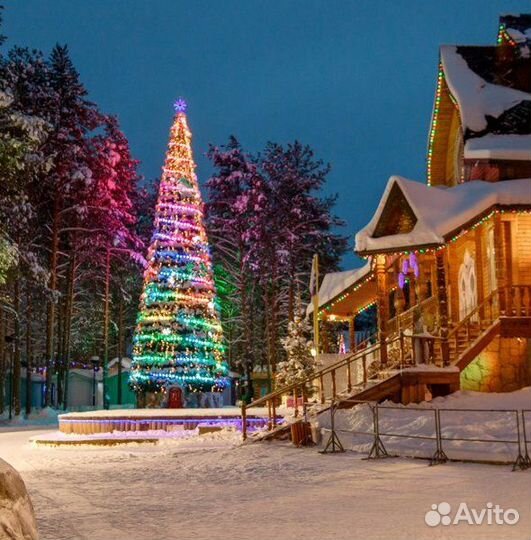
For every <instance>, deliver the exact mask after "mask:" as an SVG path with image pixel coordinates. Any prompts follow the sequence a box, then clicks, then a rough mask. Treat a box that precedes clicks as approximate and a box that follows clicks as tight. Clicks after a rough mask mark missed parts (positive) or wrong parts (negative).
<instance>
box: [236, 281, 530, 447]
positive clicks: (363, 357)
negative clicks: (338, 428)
mask: <svg viewBox="0 0 531 540" xmlns="http://www.w3.org/2000/svg"><path fill="white" fill-rule="evenodd" d="M441 334H442V335H439V336H433V338H430V339H433V341H434V345H433V355H432V357H431V359H430V360H431V363H432V364H434V365H435V366H436V367H440V368H441V369H440V370H434V369H433V366H425V368H423V367H422V366H416V365H415V362H414V358H413V356H414V355H413V340H414V339H415V337H414V336H411V335H408V336H406V335H405V334H404V332H402V331H399V332H398V333H397V334H395V335H394V336H392V337H391V338H388V339H387V340H386V342H385V346H386V347H387V357H388V361H387V363H386V364H385V365H382V364H381V362H380V352H381V347H382V345H381V343H379V342H374V343H371V339H369V340H368V341H367V342H366V343H364V344H363V348H362V349H361V350H358V351H356V352H354V353H353V354H351V355H349V356H347V357H346V358H342V359H341V360H339V361H338V362H336V363H334V364H332V365H330V366H327V367H325V368H323V369H320V370H317V371H316V372H314V373H312V374H311V375H310V376H308V377H306V378H305V379H304V380H301V381H300V382H298V383H296V384H292V385H289V386H285V387H283V388H279V389H277V390H275V391H274V392H272V393H270V394H267V395H266V396H263V397H262V398H260V399H258V400H256V401H253V402H252V403H250V404H248V405H245V404H244V405H243V406H242V417H244V419H245V416H246V411H247V409H249V408H251V407H267V408H268V416H269V424H268V427H269V429H268V431H267V432H266V433H261V434H259V435H257V436H256V439H260V440H264V439H267V438H275V437H282V436H285V435H286V433H287V432H288V431H289V429H290V424H285V425H278V423H277V408H278V407H279V406H280V404H281V402H282V397H283V396H293V397H294V398H295V399H294V403H295V406H294V410H293V413H294V415H295V418H297V417H300V418H302V417H303V413H304V412H305V410H301V407H300V406H298V405H297V403H298V401H297V399H296V398H297V397H301V396H302V398H303V402H304V403H306V402H308V401H311V403H310V404H314V405H317V407H315V409H316V410H318V411H319V412H322V411H323V410H326V409H327V408H328V406H329V405H330V404H331V403H332V402H335V403H336V404H337V403H338V402H339V404H338V407H339V408H351V407H354V406H356V402H359V401H382V400H384V399H392V400H394V401H398V402H402V403H405V404H407V403H410V402H418V401H421V400H422V399H424V397H423V393H422V392H423V389H424V388H425V387H426V385H430V387H433V388H435V387H438V388H439V389H441V394H439V395H444V394H445V393H449V392H453V391H455V390H457V389H458V388H459V375H460V372H461V371H462V370H463V369H464V368H465V367H466V366H467V365H468V364H469V363H470V362H472V360H474V358H476V357H477V356H478V354H479V353H480V352H481V351H482V350H484V349H485V347H487V346H488V345H489V343H490V342H491V341H492V340H493V339H494V338H495V337H496V336H499V335H502V336H503V337H530V338H531V285H523V286H512V287H505V288H503V289H499V290H496V291H494V292H492V293H491V294H490V295H489V296H488V297H486V298H485V299H484V300H483V302H481V304H480V305H478V306H477V307H476V308H475V309H474V310H473V311H472V312H471V313H469V314H468V315H467V316H466V317H465V318H464V319H462V320H461V321H459V323H457V324H456V325H454V326H452V327H451V328H450V329H449V330H447V334H446V335H444V333H443V332H441ZM309 389H311V391H309ZM309 394H311V400H310V399H309V398H310V395H309ZM305 408H306V405H304V406H303V409H305ZM242 424H243V425H244V426H245V424H246V423H245V421H244V422H242ZM246 437H247V433H246V432H245V431H244V438H246Z"/></svg>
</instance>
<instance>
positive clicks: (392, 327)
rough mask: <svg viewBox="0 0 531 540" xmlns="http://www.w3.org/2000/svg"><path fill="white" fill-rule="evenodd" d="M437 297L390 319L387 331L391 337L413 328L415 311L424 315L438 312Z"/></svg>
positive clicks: (428, 299) (425, 300)
mask: <svg viewBox="0 0 531 540" xmlns="http://www.w3.org/2000/svg"><path fill="white" fill-rule="evenodd" d="M436 307H437V297H436V296H435V295H432V296H430V297H429V298H425V299H424V300H422V301H420V302H419V303H418V304H415V305H414V306H411V307H410V308H409V309H406V310H405V311H403V312H402V313H400V314H399V315H397V316H396V317H393V318H392V319H389V321H387V324H386V326H385V327H386V331H387V333H388V334H389V335H392V334H395V333H397V332H399V331H400V330H405V329H406V328H412V327H413V323H414V318H415V311H417V310H420V311H421V313H422V314H425V313H427V312H429V311H430V310H433V311H434V312H435V311H436Z"/></svg>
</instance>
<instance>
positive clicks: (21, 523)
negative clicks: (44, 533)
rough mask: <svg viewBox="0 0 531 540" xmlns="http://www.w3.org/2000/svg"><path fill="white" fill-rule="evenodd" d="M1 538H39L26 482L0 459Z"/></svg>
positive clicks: (29, 539) (18, 539)
mask: <svg viewBox="0 0 531 540" xmlns="http://www.w3.org/2000/svg"><path fill="white" fill-rule="evenodd" d="M0 538H5V539H6V540H8V539H12V540H38V538H39V534H38V532H37V525H36V523H35V515H34V513H33V506H32V504H31V500H30V498H29V495H28V492H27V491H26V486H25V485H24V481H23V480H22V478H21V477H20V474H19V473H18V472H17V471H16V470H15V469H13V467H11V465H9V464H8V463H6V462H5V461H4V460H3V459H0Z"/></svg>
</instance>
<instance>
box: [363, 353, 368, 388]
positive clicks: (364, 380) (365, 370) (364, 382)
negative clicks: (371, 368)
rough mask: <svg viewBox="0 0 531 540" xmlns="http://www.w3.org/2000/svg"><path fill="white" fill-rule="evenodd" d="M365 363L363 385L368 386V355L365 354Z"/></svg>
mask: <svg viewBox="0 0 531 540" xmlns="http://www.w3.org/2000/svg"><path fill="white" fill-rule="evenodd" d="M362 362H363V384H364V385H365V384H367V355H366V354H364V355H363V358H362Z"/></svg>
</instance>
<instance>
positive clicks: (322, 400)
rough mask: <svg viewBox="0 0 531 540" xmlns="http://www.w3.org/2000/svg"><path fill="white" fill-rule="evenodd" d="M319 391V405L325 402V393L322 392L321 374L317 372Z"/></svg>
mask: <svg viewBox="0 0 531 540" xmlns="http://www.w3.org/2000/svg"><path fill="white" fill-rule="evenodd" d="M319 393H320V398H321V405H323V404H324V402H325V393H324V381H323V374H322V373H320V374H319Z"/></svg>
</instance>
